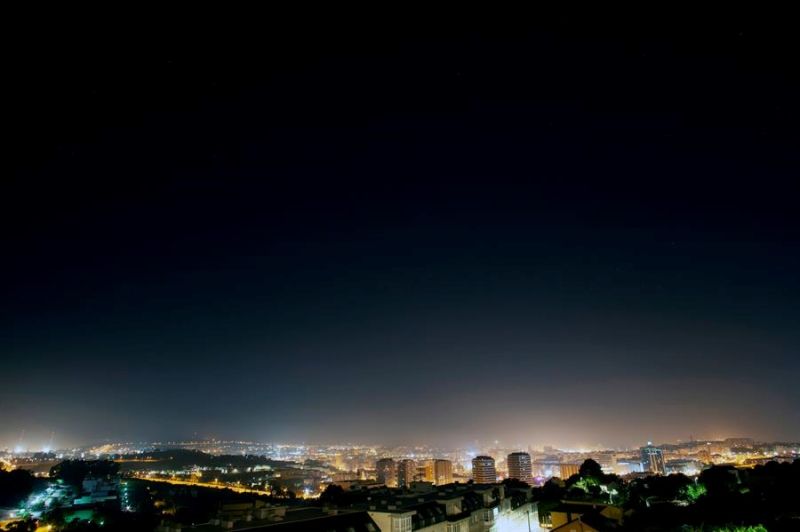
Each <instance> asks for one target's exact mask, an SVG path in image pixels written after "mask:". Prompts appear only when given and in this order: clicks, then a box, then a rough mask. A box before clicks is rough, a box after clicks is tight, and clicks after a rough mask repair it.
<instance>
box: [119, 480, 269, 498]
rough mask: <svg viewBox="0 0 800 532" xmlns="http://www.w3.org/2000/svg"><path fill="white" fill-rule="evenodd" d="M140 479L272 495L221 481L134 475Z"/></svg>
mask: <svg viewBox="0 0 800 532" xmlns="http://www.w3.org/2000/svg"><path fill="white" fill-rule="evenodd" d="M133 478H136V479H139V480H148V481H150V482H166V483H167V484H179V485H182V486H199V487H201V488H216V489H221V490H231V491H235V492H236V493H256V494H258V495H271V493H270V492H268V491H264V490H259V489H255V488H245V487H242V486H237V485H236V484H220V483H219V482H200V481H197V480H178V479H172V478H156V477H139V476H136V477H133Z"/></svg>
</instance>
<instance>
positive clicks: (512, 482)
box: [503, 478, 531, 489]
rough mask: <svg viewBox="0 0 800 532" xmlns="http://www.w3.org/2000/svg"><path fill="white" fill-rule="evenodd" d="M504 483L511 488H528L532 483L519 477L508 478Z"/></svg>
mask: <svg viewBox="0 0 800 532" xmlns="http://www.w3.org/2000/svg"><path fill="white" fill-rule="evenodd" d="M503 485H504V486H505V487H507V488H509V489H526V488H530V487H531V486H530V484H528V483H527V482H525V481H522V480H519V479H517V478H507V479H504V480H503Z"/></svg>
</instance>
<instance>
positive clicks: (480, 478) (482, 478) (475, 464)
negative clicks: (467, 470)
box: [472, 456, 497, 484]
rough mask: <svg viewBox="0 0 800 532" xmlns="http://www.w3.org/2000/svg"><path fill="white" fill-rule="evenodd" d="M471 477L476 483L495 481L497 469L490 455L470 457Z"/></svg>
mask: <svg viewBox="0 0 800 532" xmlns="http://www.w3.org/2000/svg"><path fill="white" fill-rule="evenodd" d="M472 478H473V480H475V482H476V483H477V484H494V483H495V482H497V469H496V468H495V465H494V458H492V457H491V456H476V457H475V458H473V459H472Z"/></svg>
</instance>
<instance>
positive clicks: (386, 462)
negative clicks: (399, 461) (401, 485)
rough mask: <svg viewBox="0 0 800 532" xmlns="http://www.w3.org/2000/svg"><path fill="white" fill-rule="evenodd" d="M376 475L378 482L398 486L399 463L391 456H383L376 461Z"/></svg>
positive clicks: (391, 486)
mask: <svg viewBox="0 0 800 532" xmlns="http://www.w3.org/2000/svg"><path fill="white" fill-rule="evenodd" d="M375 477H376V478H377V480H378V482H380V483H381V484H385V485H386V486H388V487H390V488H394V487H396V486H397V465H396V464H395V462H394V460H392V459H391V458H381V459H380V460H378V461H377V462H376V463H375Z"/></svg>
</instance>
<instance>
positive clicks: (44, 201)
mask: <svg viewBox="0 0 800 532" xmlns="http://www.w3.org/2000/svg"><path fill="white" fill-rule="evenodd" d="M565 20H566V22H564V21H562V22H560V23H559V24H558V25H556V26H555V27H552V28H547V29H542V28H536V27H529V28H516V27H515V28H514V29H513V30H511V29H504V30H503V31H496V32H495V31H492V30H486V29H484V30H481V31H477V30H475V31H470V30H465V29H452V28H451V29H446V30H442V29H436V31H430V32H425V31H422V32H420V33H419V34H416V33H415V34H409V33H404V32H399V31H389V30H387V29H386V28H381V27H375V28H362V29H360V31H358V32H353V33H347V34H343V32H339V31H336V30H335V29H334V28H326V27H316V26H314V25H311V26H309V27H307V28H305V29H304V30H303V31H298V30H296V29H291V30H290V29H287V28H284V29H283V30H280V29H275V30H274V31H266V30H265V31H263V32H242V34H241V35H238V36H237V37H236V38H234V39H232V40H231V41H230V42H225V43H213V44H210V43H208V42H204V41H202V40H200V41H197V42H195V41H194V40H192V39H191V37H190V36H189V37H187V36H182V37H181V38H180V39H179V38H177V37H175V36H173V35H172V34H171V33H170V31H171V30H170V29H169V28H165V29H164V31H162V32H154V34H153V36H152V37H151V38H150V40H148V42H147V44H146V45H141V43H140V42H139V41H138V40H135V39H134V40H130V39H129V38H130V37H131V36H130V35H127V34H126V33H125V32H121V31H119V28H115V27H111V26H109V27H108V28H102V29H97V30H96V31H100V32H102V36H101V37H102V38H100V39H99V42H103V43H105V45H104V46H102V47H98V46H97V42H98V39H97V38H95V37H96V36H94V35H92V37H88V36H84V35H81V32H80V31H75V32H74V34H73V33H70V38H69V39H64V40H61V39H60V37H63V33H64V32H65V31H66V30H65V29H60V30H59V29H58V28H54V29H53V32H52V33H51V34H48V36H47V38H46V40H45V41H43V42H42V43H40V45H38V46H41V48H38V47H37V48H31V49H30V50H28V51H27V53H26V54H25V55H24V57H16V58H14V59H12V60H11V62H10V65H9V66H8V67H7V69H8V70H7V73H8V74H10V76H7V78H8V79H9V80H11V81H10V84H11V88H10V90H11V92H12V94H11V98H12V100H11V101H14V102H16V105H15V106H14V107H15V108H14V109H13V110H12V111H11V113H10V117H9V127H10V129H11V130H13V131H14V132H15V135H14V140H13V141H11V143H10V144H9V145H8V146H7V148H9V150H8V151H9V156H8V159H7V163H8V164H9V165H10V167H12V170H13V177H12V178H11V179H8V180H4V181H3V183H2V184H1V185H0V187H1V188H0V197H2V198H3V209H2V213H0V221H2V223H3V226H4V227H6V228H11V230H9V231H5V232H4V234H3V236H2V237H0V238H2V246H3V249H4V250H5V251H6V252H7V253H6V254H5V255H6V257H5V258H4V260H3V261H2V264H0V270H1V272H0V273H2V276H1V277H0V279H2V280H1V281H0V283H2V297H0V339H2V342H0V359H2V360H3V365H2V372H1V373H0V379H2V386H0V405H1V406H2V414H1V417H0V447H8V448H13V447H15V446H16V445H17V444H18V442H19V439H20V434H21V433H22V432H23V431H24V433H25V437H24V440H25V441H26V442H30V443H26V445H27V446H30V447H36V446H37V445H40V444H39V443H38V442H41V445H45V444H46V442H48V441H49V439H50V435H51V433H53V432H54V433H55V435H56V436H55V442H56V446H59V445H62V446H75V445H80V444H84V443H89V442H93V441H100V440H103V439H112V440H137V441H141V440H159V439H169V438H185V437H187V435H193V434H199V435H208V436H217V437H219V438H241V439H253V440H261V441H280V440H292V441H309V442H321V443H334V442H348V441H349V442H364V443H412V442H422V443H429V444H445V445H459V446H460V445H465V444H468V443H469V442H472V441H474V440H475V439H479V440H486V441H488V440H495V439H497V440H501V441H503V442H508V443H511V444H514V443H522V444H524V445H528V444H533V445H547V444H553V445H564V446H581V445H596V444H598V443H600V444H604V445H608V446H635V445H639V444H641V443H643V442H645V441H647V440H652V441H656V442H669V441H675V440H677V439H684V440H686V439H688V438H689V436H690V435H691V436H694V438H696V439H704V438H724V437H732V436H751V437H754V438H757V439H761V440H769V441H798V440H800V408H798V407H800V386H797V382H798V375H800V357H798V353H800V328H798V327H797V325H798V323H800V304H798V303H799V302H800V282H799V281H798V272H800V210H798V208H797V191H798V187H797V175H798V167H797V166H798V164H797V163H798V161H797V157H796V149H797V148H796V147H797V142H796V141H797V140H798V138H797V131H798V129H797V127H796V123H797V119H798V118H799V117H800V103H798V100H797V97H796V96H797V94H798V89H800V86H799V85H800V83H799V82H798V81H799V80H800V76H798V75H797V72H796V69H795V68H794V66H793V65H794V64H795V63H796V61H794V59H795V58H794V57H793V56H792V55H791V53H790V50H792V49H793V47H792V46H790V44H791V43H787V42H786V41H791V42H792V43H794V41H795V40H796V37H794V35H795V32H788V33H780V32H771V31H760V30H759V29H758V28H752V27H750V26H748V25H747V21H746V20H745V21H743V20H728V19H720V20H719V21H717V23H716V25H715V26H713V27H708V26H702V27H701V26H698V27H697V28H694V27H687V28H686V31H685V32H682V33H681V34H680V35H677V34H675V33H674V31H672V30H668V29H666V26H668V24H665V25H664V27H662V26H661V25H660V23H657V22H654V23H653V24H652V25H651V26H642V27H638V28H631V27H621V28H609V27H607V26H605V25H602V27H600V26H601V25H597V24H593V23H592V22H591V21H586V20H574V19H571V18H570V19H565ZM187 43H189V44H187ZM367 44H368V45H367ZM795 44H796V43H795ZM31 46H33V45H31Z"/></svg>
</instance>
